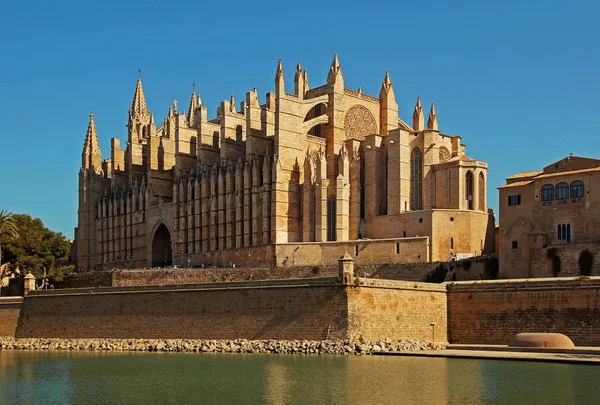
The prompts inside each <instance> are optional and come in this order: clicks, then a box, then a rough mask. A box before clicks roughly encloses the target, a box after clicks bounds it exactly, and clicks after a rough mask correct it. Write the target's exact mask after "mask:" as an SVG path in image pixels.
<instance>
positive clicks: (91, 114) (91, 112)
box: [90, 111, 94, 120]
mask: <svg viewBox="0 0 600 405" xmlns="http://www.w3.org/2000/svg"><path fill="white" fill-rule="evenodd" d="M90 119H91V120H93V119H94V112H93V111H90Z"/></svg>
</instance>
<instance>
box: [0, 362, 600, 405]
mask: <svg viewBox="0 0 600 405" xmlns="http://www.w3.org/2000/svg"><path fill="white" fill-rule="evenodd" d="M597 381H600V368H598V367H594V366H586V365H572V364H552V363H527V362H515V361H492V360H466V359H443V358H424V357H377V356H364V357H362V356H357V357H354V356H300V355H296V356H285V355H282V356H278V355H235V354H232V355H227V354H193V353H186V354H183V353H180V354H169V353H110V354H109V353H98V352H93V353H87V352H85V353H79V352H72V353H69V352H26V351H0V403H8V404H38V403H41V404H107V403H111V404H113V403H118V404H123V403H125V404H127V403H144V404H160V405H165V404H171V403H172V404H182V403H204V404H206V403H218V404H265V403H266V404H273V405H280V404H361V405H362V404H465V405H471V404H472V405H476V404H477V405H478V404H489V403H493V404H520V403H522V404H532V403H540V404H541V403H549V404H550V403H552V404H563V403H577V404H586V403H590V404H592V403H597V398H598V396H599V395H600V387H599V386H598V384H597Z"/></svg>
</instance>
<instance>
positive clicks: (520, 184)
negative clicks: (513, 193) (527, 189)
mask: <svg viewBox="0 0 600 405" xmlns="http://www.w3.org/2000/svg"><path fill="white" fill-rule="evenodd" d="M531 183H533V180H526V181H516V182H514V183H510V184H507V185H505V186H500V187H498V188H509V187H520V186H526V185H528V184H531Z"/></svg>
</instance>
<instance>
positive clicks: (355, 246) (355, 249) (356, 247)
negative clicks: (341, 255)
mask: <svg viewBox="0 0 600 405" xmlns="http://www.w3.org/2000/svg"><path fill="white" fill-rule="evenodd" d="M354 256H358V245H354Z"/></svg>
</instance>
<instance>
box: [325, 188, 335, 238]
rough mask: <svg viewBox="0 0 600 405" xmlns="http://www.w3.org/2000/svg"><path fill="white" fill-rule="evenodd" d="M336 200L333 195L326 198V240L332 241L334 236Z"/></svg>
mask: <svg viewBox="0 0 600 405" xmlns="http://www.w3.org/2000/svg"><path fill="white" fill-rule="evenodd" d="M335 217H336V201H335V196H333V195H330V196H329V198H328V199H327V240H328V241H334V240H335V239H336V238H335V236H336V235H335V224H336V222H335Z"/></svg>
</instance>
